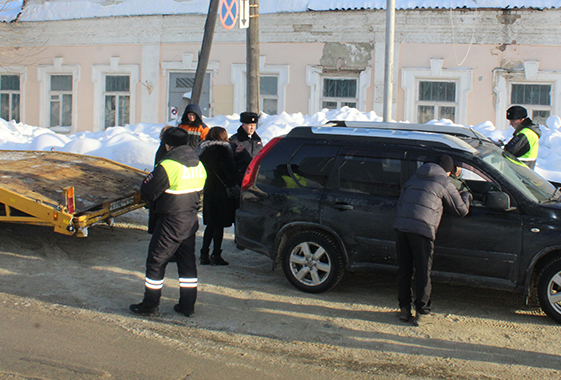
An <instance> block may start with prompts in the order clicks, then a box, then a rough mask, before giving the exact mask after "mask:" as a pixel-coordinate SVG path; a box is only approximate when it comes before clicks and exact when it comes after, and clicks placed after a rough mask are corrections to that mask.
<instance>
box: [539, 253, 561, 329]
mask: <svg viewBox="0 0 561 380" xmlns="http://www.w3.org/2000/svg"><path fill="white" fill-rule="evenodd" d="M537 289H538V299H539V300H540V306H541V308H542V310H543V311H545V313H546V314H547V315H548V316H549V317H550V318H551V319H553V320H555V321H557V322H560V323H561V259H557V260H554V261H552V262H551V263H549V264H548V265H546V266H545V267H544V268H543V269H542V270H541V272H540V274H539V276H538V287H537Z"/></svg>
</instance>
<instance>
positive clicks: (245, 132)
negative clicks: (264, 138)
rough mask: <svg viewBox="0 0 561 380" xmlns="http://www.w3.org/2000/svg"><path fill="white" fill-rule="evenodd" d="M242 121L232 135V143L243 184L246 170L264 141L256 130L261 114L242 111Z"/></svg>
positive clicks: (239, 178)
mask: <svg viewBox="0 0 561 380" xmlns="http://www.w3.org/2000/svg"><path fill="white" fill-rule="evenodd" d="M240 122H241V123H242V125H241V126H240V127H239V128H238V131H237V132H236V133H235V134H233V135H232V136H231V137H230V143H231V144H232V145H233V148H234V149H235V153H236V157H235V158H236V166H237V168H238V182H239V184H240V185H241V182H242V179H243V175H244V173H245V170H246V169H247V167H248V166H249V163H250V162H251V160H252V159H253V157H255V156H257V153H259V152H260V151H261V149H263V143H262V142H261V137H259V135H258V134H257V133H256V132H255V128H256V127H257V123H258V122H259V115H257V114H256V113H255V112H242V113H241V114H240Z"/></svg>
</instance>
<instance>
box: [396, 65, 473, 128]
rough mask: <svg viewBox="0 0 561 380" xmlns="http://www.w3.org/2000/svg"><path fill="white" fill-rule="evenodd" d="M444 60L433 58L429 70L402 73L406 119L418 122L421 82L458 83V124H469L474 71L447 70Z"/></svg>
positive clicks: (410, 69)
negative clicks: (469, 101)
mask: <svg viewBox="0 0 561 380" xmlns="http://www.w3.org/2000/svg"><path fill="white" fill-rule="evenodd" d="M443 64H444V60H443V59H439V58H433V59H431V60H430V67H429V68H404V69H402V71H401V76H402V83H401V87H402V88H403V90H404V91H405V99H404V109H403V111H404V119H405V120H408V121H410V122H415V120H417V110H418V107H417V105H418V104H417V103H418V98H419V96H418V88H419V82H421V81H428V82H435V81H446V82H456V104H457V106H456V107H457V108H456V120H455V123H456V124H461V125H466V124H467V107H468V94H469V92H470V91H471V90H472V86H473V83H472V77H473V70H472V69H446V68H443Z"/></svg>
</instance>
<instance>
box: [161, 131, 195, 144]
mask: <svg viewBox="0 0 561 380" xmlns="http://www.w3.org/2000/svg"><path fill="white" fill-rule="evenodd" d="M162 142H163V143H164V144H167V145H169V146H181V145H186V144H187V143H188V142H189V133H187V131H186V130H185V129H182V128H178V127H173V128H169V129H168V130H166V131H165V132H164V135H163V136H162Z"/></svg>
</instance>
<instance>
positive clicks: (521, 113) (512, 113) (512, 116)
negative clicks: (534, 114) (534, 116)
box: [506, 106, 528, 120]
mask: <svg viewBox="0 0 561 380" xmlns="http://www.w3.org/2000/svg"><path fill="white" fill-rule="evenodd" d="M527 117H528V111H526V108H524V107H522V106H512V107H510V108H509V109H508V110H506V118H507V119H508V120H519V119H525V118H527Z"/></svg>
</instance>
